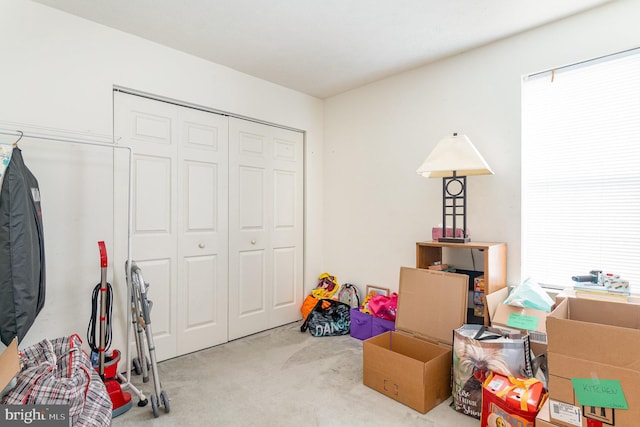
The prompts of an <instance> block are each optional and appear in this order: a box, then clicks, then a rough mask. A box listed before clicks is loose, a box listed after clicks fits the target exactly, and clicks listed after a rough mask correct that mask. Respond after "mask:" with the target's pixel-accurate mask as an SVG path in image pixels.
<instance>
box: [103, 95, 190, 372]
mask: <svg viewBox="0 0 640 427" xmlns="http://www.w3.org/2000/svg"><path fill="white" fill-rule="evenodd" d="M177 108H178V107H177V106H175V105H172V104H167V103H163V102H157V101H154V100H151V99H147V98H143V97H139V96H134V95H128V94H123V93H118V92H117V93H115V94H114V136H115V139H116V141H117V142H118V143H119V144H122V145H126V146H129V147H131V150H132V153H133V165H132V166H133V195H132V199H133V218H132V222H133V230H132V247H133V253H132V258H133V261H135V262H136V263H137V264H138V266H139V267H140V268H141V269H142V274H143V276H144V279H145V281H147V282H148V283H149V285H150V286H149V292H148V298H149V299H150V300H151V301H153V310H152V313H151V318H152V325H153V332H154V341H155V345H156V349H157V355H158V360H163V359H167V358H170V357H175V356H176V355H177V330H178V328H177V323H176V322H177V315H176V301H177V282H178V278H177V274H178V263H177V258H176V253H177V251H176V247H177V244H178V232H177V228H178V227H177V216H178V205H177V198H176V194H177V188H178V187H177V182H176V176H177V166H178V162H177V150H178V143H177V141H178V134H177V129H178V126H177ZM118 190H120V191H122V192H124V193H126V191H127V189H126V188H118ZM122 257H123V259H121V260H116V263H117V264H116V265H117V268H118V269H121V270H120V271H119V273H124V259H126V254H122ZM128 304H129V302H127V307H128V306H129V305H128ZM122 313H124V310H122ZM122 333H123V334H124V332H122ZM130 348H132V347H131V345H130ZM133 348H135V347H133Z"/></svg>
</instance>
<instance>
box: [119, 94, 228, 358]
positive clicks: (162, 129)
mask: <svg viewBox="0 0 640 427" xmlns="http://www.w3.org/2000/svg"><path fill="white" fill-rule="evenodd" d="M114 110H115V114H114V117H115V119H114V120H115V123H114V129H115V134H116V138H117V139H118V140H119V143H121V144H123V145H128V146H130V147H131V148H132V150H133V175H134V194H133V230H132V236H133V259H134V261H136V263H137V264H138V266H139V267H140V268H141V269H142V272H143V275H144V278H145V280H146V281H147V282H149V285H150V287H149V299H150V300H152V301H153V309H152V311H151V320H152V329H153V332H154V341H155V344H156V354H157V356H158V360H164V359H168V358H171V357H175V356H179V355H182V354H185V353H189V352H192V351H195V350H199V349H203V348H206V347H210V346H213V345H216V344H220V343H222V342H226V341H227V312H226V307H227V265H228V261H227V250H228V249H227V241H228V233H227V226H228V225H227V224H228V221H227V212H228V204H227V188H228V183H227V175H228V171H227V166H226V165H227V144H228V137H227V130H228V124H227V119H226V117H224V116H220V115H216V114H213V113H205V112H202V111H196V110H192V109H188V108H186V107H179V106H176V105H173V104H169V103H165V102H161V101H156V100H151V99H147V98H144V97H139V96H135V95H128V94H123V93H120V92H116V94H115V105H114ZM123 191H125V190H124V189H123Z"/></svg>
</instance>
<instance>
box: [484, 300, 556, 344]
mask: <svg viewBox="0 0 640 427" xmlns="http://www.w3.org/2000/svg"><path fill="white" fill-rule="evenodd" d="M508 296H509V289H508V288H502V289H500V290H498V291H496V292H492V293H490V294H488V295H485V299H486V306H487V311H488V312H489V319H490V321H491V326H492V327H494V328H496V329H500V330H502V331H507V332H509V333H517V332H519V333H527V334H529V340H530V341H531V349H532V350H533V353H534V354H535V355H538V354H542V353H545V352H546V351H547V328H546V319H547V316H548V315H549V313H548V312H546V311H544V310H537V309H535V308H528V307H516V306H513V305H509V304H505V303H504V301H505V300H506V299H507V297H508Z"/></svg>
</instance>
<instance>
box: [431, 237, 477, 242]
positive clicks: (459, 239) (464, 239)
mask: <svg viewBox="0 0 640 427" xmlns="http://www.w3.org/2000/svg"><path fill="white" fill-rule="evenodd" d="M470 241H471V238H470V237H468V236H467V237H440V238H439V239H438V242H442V243H468V242H470Z"/></svg>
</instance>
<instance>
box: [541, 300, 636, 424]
mask: <svg viewBox="0 0 640 427" xmlns="http://www.w3.org/2000/svg"><path fill="white" fill-rule="evenodd" d="M547 333H548V341H549V342H548V350H547V357H548V365H549V397H550V400H551V402H550V407H551V408H552V410H551V411H550V418H551V421H552V422H554V423H556V424H558V425H561V426H567V427H575V426H583V427H587V426H589V427H591V426H599V425H612V426H633V425H639V424H638V420H640V358H639V357H638V354H640V306H639V305H636V304H628V303H622V302H611V301H599V300H592V299H582V298H566V299H564V300H562V301H560V302H559V303H558V305H557V307H556V309H555V310H554V311H553V312H551V314H549V316H548V317H547ZM585 391H586V392H587V393H585ZM605 391H606V392H605ZM612 398H613V399H612ZM619 398H623V399H624V401H625V402H626V406H627V408H626V409H624V405H621V404H620V400H619ZM585 399H591V400H590V401H585ZM554 405H556V406H555V407H554Z"/></svg>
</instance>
